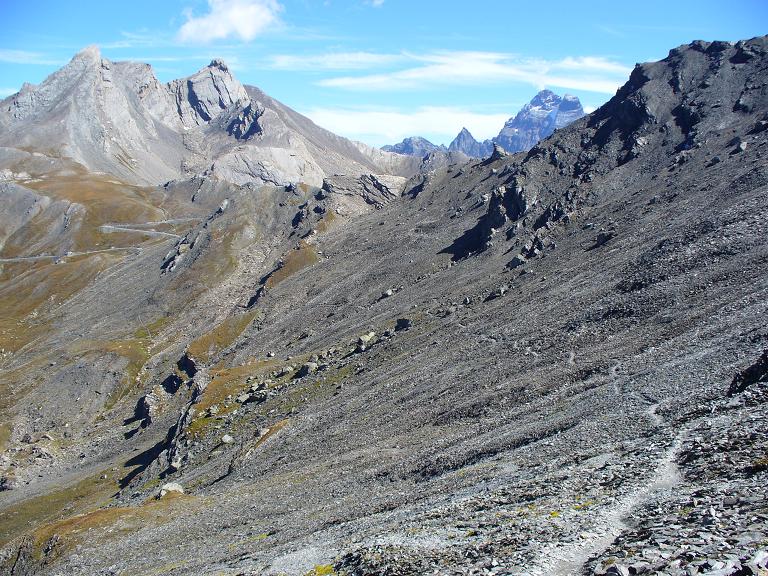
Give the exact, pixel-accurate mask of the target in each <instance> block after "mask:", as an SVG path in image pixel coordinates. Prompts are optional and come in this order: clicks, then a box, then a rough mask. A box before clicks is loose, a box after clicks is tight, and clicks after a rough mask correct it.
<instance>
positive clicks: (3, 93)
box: [0, 88, 19, 98]
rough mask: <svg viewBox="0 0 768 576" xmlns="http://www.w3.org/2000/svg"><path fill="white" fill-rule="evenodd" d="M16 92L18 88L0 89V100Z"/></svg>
mask: <svg viewBox="0 0 768 576" xmlns="http://www.w3.org/2000/svg"><path fill="white" fill-rule="evenodd" d="M18 91H19V90H18V88H0V98H5V97H6V96H10V95H11V94H16V92H18Z"/></svg>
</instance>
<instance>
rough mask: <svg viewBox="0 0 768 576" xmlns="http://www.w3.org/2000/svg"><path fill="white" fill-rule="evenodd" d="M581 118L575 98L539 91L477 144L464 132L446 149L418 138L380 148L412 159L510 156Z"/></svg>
mask: <svg viewBox="0 0 768 576" xmlns="http://www.w3.org/2000/svg"><path fill="white" fill-rule="evenodd" d="M582 116H584V109H583V108H582V106H581V102H580V101H579V99H578V97H576V96H572V95H570V94H566V95H564V96H562V97H561V96H558V95H557V94H555V93H554V92H552V91H551V90H542V91H540V92H539V93H538V94H536V96H534V98H533V99H532V100H531V101H530V102H529V103H528V104H526V105H525V106H523V108H522V109H521V110H520V111H519V112H518V113H517V114H516V115H515V116H514V117H512V118H510V119H509V120H507V122H506V123H505V124H504V127H503V128H502V129H501V131H500V132H499V134H498V136H496V137H495V138H493V139H491V140H484V141H482V142H478V141H477V140H475V138H474V136H472V134H471V133H470V132H469V130H467V129H466V128H462V129H461V132H459V134H458V135H457V136H456V138H454V140H453V141H452V142H451V143H450V145H449V146H448V147H447V148H446V147H445V146H444V145H442V144H441V145H439V146H438V145H435V144H432V143H431V142H430V141H429V140H426V139H425V138H421V137H419V136H412V137H409V138H406V139H405V140H403V141H402V142H400V143H399V144H395V145H391V146H383V147H382V150H385V151H387V152H395V153H397V154H406V155H411V156H420V157H423V156H426V155H427V154H431V153H435V152H443V153H444V152H448V151H450V152H461V153H463V154H466V155H467V156H469V157H470V158H485V157H487V156H490V155H491V153H492V152H493V145H494V144H498V145H500V146H501V147H502V148H504V150H506V151H507V152H509V153H515V152H523V151H527V150H530V149H531V148H533V147H534V146H535V145H536V143H537V142H539V141H540V140H543V139H544V138H547V137H548V136H550V135H551V134H552V133H553V132H554V131H555V130H557V129H560V128H564V127H565V126H567V125H568V124H570V123H571V122H574V121H575V120H578V119H579V118H581V117H582Z"/></svg>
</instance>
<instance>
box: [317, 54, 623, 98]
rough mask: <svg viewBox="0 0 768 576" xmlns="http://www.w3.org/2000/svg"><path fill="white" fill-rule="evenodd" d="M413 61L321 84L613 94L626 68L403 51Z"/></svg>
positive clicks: (587, 60) (601, 61)
mask: <svg viewBox="0 0 768 576" xmlns="http://www.w3.org/2000/svg"><path fill="white" fill-rule="evenodd" d="M409 58H410V59H411V60H412V61H413V62H414V65H413V66H411V67H408V68H404V69H400V70H396V71H393V72H387V73H383V74H368V75H364V76H341V77H337V78H328V79H325V80H321V81H320V82H319V84H320V85H322V86H327V87H332V88H341V89H346V90H358V91H397V90H418V89H425V88H434V87H435V86H456V85H470V86H475V85H477V86H480V85H489V84H499V83H508V82H518V83H523V84H530V85H533V86H535V87H536V88H539V89H540V88H544V87H545V86H553V87H559V88H566V89H573V90H585V91H589V92H599V93H605V94H613V93H614V92H615V91H616V89H617V88H618V87H619V86H621V85H622V84H623V83H624V82H625V80H626V78H627V76H628V75H629V73H630V72H631V69H630V68H628V67H626V66H624V65H622V64H620V63H618V62H614V61H612V60H608V59H606V58H602V57H597V56H586V57H578V58H576V57H568V58H564V59H562V60H544V59H540V58H536V59H526V58H520V57H518V56H515V55H513V54H503V53H497V52H435V53H429V54H424V55H413V54H411V55H409Z"/></svg>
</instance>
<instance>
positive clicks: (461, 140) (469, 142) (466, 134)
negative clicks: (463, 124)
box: [448, 128, 492, 158]
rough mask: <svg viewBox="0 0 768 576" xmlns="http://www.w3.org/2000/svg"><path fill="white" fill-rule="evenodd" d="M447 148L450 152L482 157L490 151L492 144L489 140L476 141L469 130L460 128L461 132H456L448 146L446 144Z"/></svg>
mask: <svg viewBox="0 0 768 576" xmlns="http://www.w3.org/2000/svg"><path fill="white" fill-rule="evenodd" d="M448 150H450V151H451V152H463V153H464V154H466V155H467V156H470V157H473V158H482V157H484V156H487V155H488V154H490V153H491V151H492V146H491V142H490V141H489V140H486V141H485V142H478V141H477V140H476V139H475V137H474V136H472V133H471V132H470V131H469V130H467V129H466V128H462V129H461V132H459V133H458V135H457V136H456V138H454V140H453V142H451V144H450V146H448Z"/></svg>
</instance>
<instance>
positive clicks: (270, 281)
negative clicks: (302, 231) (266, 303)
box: [266, 240, 320, 288]
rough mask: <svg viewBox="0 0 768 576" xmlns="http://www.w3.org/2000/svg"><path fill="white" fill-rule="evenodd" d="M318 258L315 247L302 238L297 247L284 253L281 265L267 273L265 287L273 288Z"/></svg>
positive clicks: (315, 261) (314, 262)
mask: <svg viewBox="0 0 768 576" xmlns="http://www.w3.org/2000/svg"><path fill="white" fill-rule="evenodd" d="M319 260H320V258H319V256H318V254H317V249H316V248H315V247H314V246H312V245H311V244H307V243H306V242H304V241H303V240H302V241H301V242H300V244H299V247H298V248H296V249H294V250H291V251H290V252H288V254H286V255H285V258H283V265H282V266H281V267H280V268H278V269H277V270H275V271H274V272H272V274H270V275H269V278H267V282H266V286H267V288H274V287H275V286H277V285H278V284H280V282H282V281H283V280H285V279H286V278H290V277H291V276H293V275H294V274H296V273H297V272H299V271H301V270H303V269H304V268H308V267H309V266H312V265H313V264H316V263H317V262H318V261H319Z"/></svg>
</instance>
